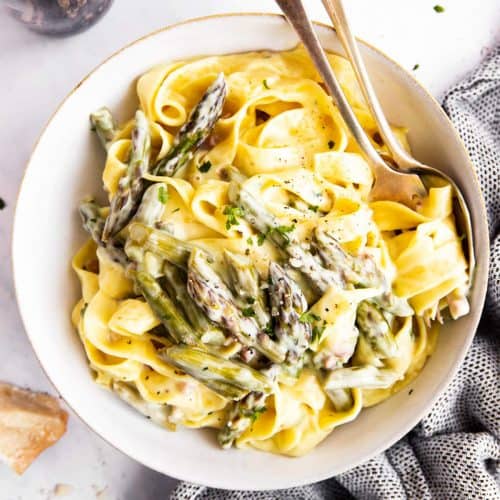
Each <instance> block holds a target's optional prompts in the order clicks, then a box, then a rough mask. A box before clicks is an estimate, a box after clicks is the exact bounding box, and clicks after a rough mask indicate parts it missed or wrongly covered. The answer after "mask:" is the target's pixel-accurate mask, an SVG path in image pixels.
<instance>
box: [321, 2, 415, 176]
mask: <svg viewBox="0 0 500 500" xmlns="http://www.w3.org/2000/svg"><path fill="white" fill-rule="evenodd" d="M322 1H323V5H324V6H325V9H326V11H327V12H328V15H329V16H330V19H331V20H332V22H333V25H334V27H335V29H336V31H337V35H338V37H339V39H340V42H341V43H342V45H343V47H344V50H345V51H346V55H347V56H348V58H349V61H350V62H351V65H352V67H353V70H354V73H355V75H356V78H357V80H358V83H359V86H360V87H361V91H362V92H363V95H364V97H365V100H366V102H367V104H368V107H369V108H370V111H371V113H372V115H373V117H374V118H375V121H376V122H377V125H378V128H379V131H380V135H381V136H382V139H384V141H385V143H386V145H387V147H388V148H389V151H390V152H391V153H392V158H393V159H394V161H395V163H396V165H398V167H400V168H402V169H405V168H411V167H415V166H416V165H417V164H418V162H417V161H416V160H415V159H413V158H411V157H410V156H409V155H408V153H407V152H406V151H405V150H404V149H403V147H402V146H401V144H400V143H399V142H398V140H397V138H396V136H395V135H394V133H393V131H392V129H391V126H390V125H389V122H388V121H387V118H386V117H385V113H384V111H383V109H382V106H381V105H380V101H379V100H378V97H377V94H376V93H375V90H374V88H373V85H372V83H371V80H370V77H369V76H368V72H367V70H366V66H365V63H364V61H363V58H362V57H361V54H360V52H359V48H358V43H357V41H356V39H355V38H354V35H353V33H352V31H351V28H350V25H349V20H348V19H347V15H346V13H345V9H344V5H343V3H342V0H322Z"/></svg>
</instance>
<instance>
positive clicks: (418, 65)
mask: <svg viewBox="0 0 500 500" xmlns="http://www.w3.org/2000/svg"><path fill="white" fill-rule="evenodd" d="M418 68H420V64H418V63H417V64H415V66H413V68H412V71H417V69H418Z"/></svg>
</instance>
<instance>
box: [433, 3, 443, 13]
mask: <svg viewBox="0 0 500 500" xmlns="http://www.w3.org/2000/svg"><path fill="white" fill-rule="evenodd" d="M433 9H434V11H435V12H437V13H438V14H441V13H442V12H444V10H445V9H444V7H443V6H442V5H434V7H433Z"/></svg>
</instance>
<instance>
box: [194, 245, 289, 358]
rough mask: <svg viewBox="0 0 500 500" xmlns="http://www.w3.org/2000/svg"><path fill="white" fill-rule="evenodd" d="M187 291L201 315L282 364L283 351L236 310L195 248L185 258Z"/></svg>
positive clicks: (226, 288) (241, 341) (232, 300)
mask: <svg viewBox="0 0 500 500" xmlns="http://www.w3.org/2000/svg"><path fill="white" fill-rule="evenodd" d="M187 289H188V293H189V295H190V296H191V298H192V299H193V300H194V301H195V302H196V304H197V305H198V306H199V307H200V308H201V309H202V310H203V311H204V312H205V314H206V315H207V316H208V317H209V318H210V319H211V320H212V321H213V322H214V323H216V324H218V325H220V326H221V327H222V328H224V329H226V330H227V331H228V332H229V333H230V334H231V335H233V336H234V337H235V338H236V339H237V340H238V341H239V342H240V343H241V344H243V345H246V346H250V347H255V349H257V350H258V351H259V352H261V353H262V354H264V355H266V356H267V357H268V358H269V359H270V360H272V361H274V362H275V363H281V362H283V361H284V358H285V356H284V351H283V349H282V348H281V347H280V346H278V345H277V344H276V343H275V342H273V341H272V340H271V339H270V338H269V336H268V335H267V334H266V333H264V332H262V331H260V329H259V327H258V325H257V323H256V321H255V319H254V318H253V317H251V316H249V315H244V314H243V312H244V311H240V309H239V308H238V306H237V305H236V303H235V300H234V297H233V295H232V294H231V291H230V290H229V288H228V287H227V286H226V284H225V283H224V282H223V281H222V279H221V278H220V276H219V275H218V274H217V273H216V272H215V271H214V270H213V269H212V267H211V266H210V265H209V264H208V262H207V259H206V256H205V255H204V253H203V252H202V251H200V250H198V249H195V250H193V251H192V253H191V257H190V259H189V265H188V283H187Z"/></svg>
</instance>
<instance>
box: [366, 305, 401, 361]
mask: <svg viewBox="0 0 500 500" xmlns="http://www.w3.org/2000/svg"><path fill="white" fill-rule="evenodd" d="M356 323H357V325H358V328H359V330H360V333H361V334H362V335H365V336H366V338H367V339H368V340H369V341H370V342H371V343H372V345H373V348H374V350H375V352H377V353H378V354H379V357H380V358H381V359H384V358H391V357H393V356H395V355H396V353H397V344H396V340H395V339H394V335H393V334H392V331H391V327H390V325H389V323H388V322H387V320H386V318H385V317H384V315H383V314H382V312H381V311H380V310H379V309H378V308H377V307H376V306H375V305H374V304H372V303H370V302H368V301H366V300H364V301H362V302H360V303H359V305H358V310H357V313H356Z"/></svg>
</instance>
